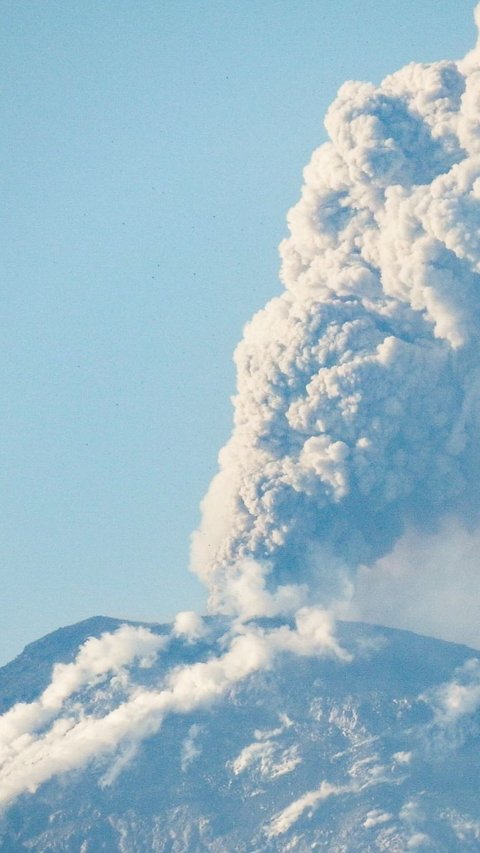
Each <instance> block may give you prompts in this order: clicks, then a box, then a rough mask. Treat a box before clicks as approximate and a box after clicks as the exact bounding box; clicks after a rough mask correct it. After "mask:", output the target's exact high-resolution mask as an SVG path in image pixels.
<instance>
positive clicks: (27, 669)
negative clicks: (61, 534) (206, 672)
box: [0, 617, 480, 853]
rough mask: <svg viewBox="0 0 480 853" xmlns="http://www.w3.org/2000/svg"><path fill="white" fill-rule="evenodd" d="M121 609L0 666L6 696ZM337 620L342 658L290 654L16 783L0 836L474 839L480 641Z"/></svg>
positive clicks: (441, 843) (478, 828)
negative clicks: (58, 767)
mask: <svg viewBox="0 0 480 853" xmlns="http://www.w3.org/2000/svg"><path fill="white" fill-rule="evenodd" d="M119 624H120V623H119V622H117V621H116V620H112V619H104V618H101V617H98V618H95V619H91V620H88V621H86V622H82V623H80V624H78V625H74V626H71V627H69V628H64V629H61V630H59V631H56V632H55V633H54V634H51V635H49V636H47V637H45V638H43V639H42V640H39V641H38V642H36V643H33V644H31V645H30V646H28V647H27V648H26V649H25V651H24V652H23V654H22V655H20V656H19V657H18V658H17V659H16V660H15V661H13V662H12V663H10V664H9V665H8V666H6V667H4V668H3V669H1V670H0V703H1V708H2V711H4V710H5V709H6V708H8V707H10V706H11V705H13V704H14V703H15V702H18V701H26V702H31V701H32V700H34V699H35V698H36V697H37V696H38V695H39V693H40V692H41V691H42V690H43V689H44V688H45V687H46V686H47V684H48V682H49V679H50V674H51V669H52V665H53V663H54V662H58V661H64V662H68V661H71V660H73V658H74V656H75V654H76V652H77V650H78V646H79V644H81V643H82V642H83V641H84V640H86V638H87V637H89V636H98V635H100V634H101V633H102V632H105V631H112V630H113V629H115V628H117V627H118V625H119ZM149 627H150V628H151V630H152V631H153V632H154V633H165V634H166V633H167V631H168V626H149ZM224 628H225V625H224V624H223V623H221V622H220V621H218V620H216V621H212V622H210V623H209V635H208V637H206V638H204V639H202V640H199V641H198V642H195V643H192V642H188V641H187V640H185V639H183V640H182V639H176V640H174V641H172V642H171V643H170V645H169V647H168V651H167V653H165V654H163V656H162V655H160V656H159V657H158V659H157V660H156V661H155V663H154V664H153V665H152V666H150V667H147V668H145V667H144V668H141V667H138V666H137V668H136V669H135V672H134V675H135V677H136V678H138V679H139V680H140V681H142V683H144V684H155V683H158V682H159V680H161V679H162V677H163V674H164V673H165V671H166V670H167V669H168V668H170V667H172V666H174V665H177V664H178V663H183V662H187V661H193V660H202V659H207V658H208V657H209V656H210V655H211V654H212V653H214V652H215V651H216V648H217V644H218V642H219V638H220V636H221V634H222V632H223V630H224ZM338 635H339V638H340V641H341V643H342V645H343V646H344V647H345V648H346V649H348V651H349V652H350V653H351V654H352V655H353V659H352V661H351V662H347V663H346V662H342V661H340V660H337V659H317V658H302V659H299V658H298V657H293V656H291V655H288V654H285V655H283V656H281V657H280V658H279V659H278V660H277V662H276V664H275V666H274V667H273V668H271V669H269V670H267V671H262V672H260V673H258V674H255V675H254V676H252V677H250V678H249V679H247V680H245V681H242V682H240V683H238V684H237V685H236V686H235V687H233V688H232V690H231V691H230V692H229V693H228V695H226V696H224V697H220V698H219V699H218V701H217V702H216V703H214V704H213V705H212V706H211V707H209V708H204V709H202V710H198V709H197V710H196V711H195V712H193V713H185V714H178V715H172V716H169V717H167V718H166V720H165V722H164V724H163V726H162V728H161V729H160V731H159V732H158V733H156V734H154V735H153V736H151V737H148V738H146V739H144V740H142V741H141V744H140V746H139V747H138V746H134V744H133V743H126V744H125V745H124V746H122V749H121V750H120V752H117V753H116V755H115V756H114V757H113V759H112V755H108V756H106V755H99V756H98V759H97V760H95V761H94V762H90V763H89V764H88V765H87V766H84V767H83V768H80V769H78V770H75V771H72V772H70V773H68V774H64V775H61V776H58V777H55V778H53V779H51V780H50V781H47V782H46V783H44V784H43V785H41V786H40V787H38V789H37V790H36V791H35V792H34V793H26V794H22V795H21V796H20V797H19V798H18V799H16V800H15V801H14V802H13V803H12V804H11V805H10V806H9V807H8V808H6V809H5V811H4V814H3V817H2V819H1V823H0V849H2V850H5V851H12V853H13V851H17V850H18V851H21V850H33V851H38V853H47V851H49V853H50V851H82V853H87V851H89V853H96V851H101V850H106V851H116V850H119V851H124V853H133V851H158V852H159V853H160V851H162V853H163V852H164V851H165V853H166V851H171V853H173V852H174V851H175V853H181V852H182V851H202V850H205V851H207V850H208V851H218V853H220V851H222V853H223V851H225V853H227V851H228V852H229V853H230V851H244V853H247V851H252V852H253V851H263V850H265V851H270V850H271V851H274V850H278V851H287V850H288V851H290V850H295V851H307V850H308V851H310V850H315V849H318V850H327V851H338V853H340V851H352V853H353V851H355V853H357V851H375V850H388V851H405V850H409V849H419V850H438V851H449V853H450V852H451V851H455V850H478V849H480V803H479V798H478V779H479V771H480V754H479V745H480V739H479V722H480V715H479V712H478V710H477V706H480V688H479V685H480V674H479V672H480V655H479V654H478V653H477V652H475V651H473V650H471V649H468V648H466V647H463V646H458V645H454V644H451V643H445V642H441V641H439V640H434V639H429V638H425V637H421V636H417V635H415V634H411V633H408V632H403V631H395V630H390V629H386V628H378V627H372V626H367V625H360V624H353V623H342V624H340V625H339V626H338ZM112 689H113V688H112V686H111V684H110V683H109V682H108V681H107V682H105V681H102V683H101V684H99V683H98V682H94V683H92V684H89V685H86V686H83V687H82V688H81V690H80V691H79V693H78V694H77V695H75V696H74V697H72V701H75V702H77V703H78V702H81V703H83V705H84V706H85V707H86V708H87V707H88V709H89V712H90V713H95V709H96V708H97V707H98V708H100V707H103V706H104V705H105V703H106V702H108V693H109V691H110V690H112ZM0 773H1V771H0Z"/></svg>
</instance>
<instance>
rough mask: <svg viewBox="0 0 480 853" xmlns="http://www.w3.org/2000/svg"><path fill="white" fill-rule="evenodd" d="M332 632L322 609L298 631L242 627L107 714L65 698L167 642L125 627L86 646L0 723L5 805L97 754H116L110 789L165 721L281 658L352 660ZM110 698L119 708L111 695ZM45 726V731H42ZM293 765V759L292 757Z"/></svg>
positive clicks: (130, 691) (131, 687)
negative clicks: (206, 655) (217, 651)
mask: <svg viewBox="0 0 480 853" xmlns="http://www.w3.org/2000/svg"><path fill="white" fill-rule="evenodd" d="M333 629H334V623H333V620H332V618H331V616H330V615H328V614H325V613H324V612H323V611H322V610H320V609H318V608H303V609H302V610H300V611H299V612H298V614H297V616H296V625H295V628H289V627H288V626H286V625H283V626H281V627H279V628H274V629H272V630H270V631H266V630H263V629H261V628H259V627H257V626H255V625H247V626H243V625H239V626H238V631H239V632H240V633H237V634H234V636H233V638H231V639H230V644H229V646H228V648H227V649H226V651H225V652H224V653H223V654H222V655H220V656H218V657H212V658H210V659H208V660H206V661H202V662H197V663H193V664H189V665H186V666H179V667H176V668H174V669H172V670H170V672H168V673H167V675H166V677H165V682H164V684H163V685H162V686H161V687H160V688H158V689H147V688H145V687H143V686H140V685H136V684H135V683H133V682H127V684H126V687H127V690H126V696H125V697H124V696H123V694H122V695H121V697H120V698H119V699H117V704H116V705H115V706H114V707H113V708H112V709H109V708H107V709H106V710H105V709H104V713H103V715H102V714H100V713H98V711H97V712H94V713H91V712H89V711H88V709H87V708H85V707H84V705H83V704H82V703H81V702H76V703H73V704H69V703H68V702H66V700H67V699H68V697H69V696H70V695H71V694H72V691H73V690H77V689H78V688H79V687H80V686H81V685H82V684H84V685H85V684H88V685H95V684H96V680H97V678H98V677H99V675H102V676H104V675H106V673H107V672H110V671H112V670H113V672H114V673H115V672H116V671H117V670H118V668H119V667H120V666H123V665H125V664H126V663H127V662H129V661H132V660H133V659H134V658H137V659H139V660H140V661H141V662H143V663H148V662H149V660H150V659H151V654H152V653H153V652H154V651H156V650H158V648H160V646H161V645H163V644H164V643H165V642H168V639H167V638H164V637H163V638H160V637H158V636H156V635H154V634H151V633H150V632H149V631H147V630H146V629H138V628H137V629H130V628H128V626H124V628H121V629H119V631H117V632H115V633H114V634H104V635H102V637H101V638H100V639H99V640H98V641H95V642H93V640H92V639H91V640H87V642H86V643H85V644H84V646H83V647H82V648H81V649H80V651H79V654H78V655H77V658H76V660H75V662H74V663H73V664H71V665H68V667H71V668H68V667H66V666H64V665H57V666H56V668H55V669H54V673H53V678H52V682H51V684H50V685H49V687H47V689H46V690H45V691H44V693H43V694H42V697H41V699H40V700H39V701H37V702H34V703H31V704H30V705H27V704H23V705H17V706H15V707H14V708H13V709H12V710H11V711H9V712H7V714H5V715H3V717H0V732H2V733H3V753H2V755H1V758H0V804H4V805H6V804H8V803H10V802H11V801H12V800H14V799H15V798H16V797H17V796H18V795H19V794H21V793H23V792H24V791H31V792H33V791H35V790H36V789H37V787H38V786H39V785H40V784H42V783H43V782H45V781H46V780H47V779H50V778H51V777H52V776H55V775H57V774H60V773H64V772H67V771H69V770H72V769H74V768H79V767H82V766H83V765H84V764H86V763H87V762H89V761H92V760H93V759H95V758H96V757H98V756H100V755H108V754H112V755H113V756H114V763H113V767H112V770H111V772H110V773H107V774H105V775H104V777H103V784H107V785H108V784H111V782H112V780H114V779H115V778H116V775H118V772H120V770H121V769H122V767H123V766H124V764H125V762H126V761H127V760H128V758H129V757H131V756H132V755H133V754H134V751H135V745H136V744H137V743H138V742H139V741H141V740H142V739H144V738H146V737H149V736H150V735H152V734H154V733H155V732H157V731H158V730H159V728H160V726H161V725H162V722H163V719H164V718H165V716H167V715H168V714H172V713H173V714H186V713H189V712H191V711H193V710H195V709H196V708H201V707H208V706H209V705H210V704H212V703H213V702H215V701H216V700H218V699H219V698H220V697H222V696H224V695H225V694H226V693H227V692H228V691H229V690H230V688H231V687H233V686H234V685H235V684H237V683H238V682H240V681H242V680H244V679H245V678H248V677H249V676H251V675H253V674H254V673H255V672H258V671H259V670H263V669H267V668H268V667H270V666H271V665H272V663H273V661H274V659H275V656H276V655H277V654H279V653H283V652H288V653H292V654H298V655H327V656H332V657H337V658H339V659H340V660H342V661H348V660H349V659H350V658H349V655H348V654H347V653H346V652H345V651H344V650H343V649H342V648H341V647H340V646H339V645H338V643H337V641H336V640H335V638H334V636H333V633H331V632H333ZM117 644H118V645H117ZM114 677H115V676H114ZM45 697H47V699H46V700H45ZM110 699H111V702H113V703H114V701H115V694H114V692H113V691H111V696H110ZM46 703H47V705H46ZM45 707H47V708H48V714H46V713H45ZM47 724H49V727H48V725H47ZM40 725H41V726H43V730H40V731H39V732H38V733H37V729H38V728H39V726H40ZM192 746H193V745H192V743H190V745H189V746H186V747H185V748H186V749H187V752H188V755H187V756H184V758H185V757H186V760H187V761H188V760H189V759H192V758H193V754H192ZM119 748H120V755H118V749H119ZM290 760H294V756H293V754H292V755H291V756H290ZM284 762H287V756H284ZM279 766H280V764H279ZM285 766H286V765H285Z"/></svg>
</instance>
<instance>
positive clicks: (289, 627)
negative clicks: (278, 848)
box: [0, 5, 480, 838]
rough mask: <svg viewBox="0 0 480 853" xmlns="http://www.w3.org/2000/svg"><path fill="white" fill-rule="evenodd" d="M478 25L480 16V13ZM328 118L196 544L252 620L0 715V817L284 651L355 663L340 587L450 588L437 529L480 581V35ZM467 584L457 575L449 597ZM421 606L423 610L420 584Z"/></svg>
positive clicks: (127, 658)
mask: <svg viewBox="0 0 480 853" xmlns="http://www.w3.org/2000/svg"><path fill="white" fill-rule="evenodd" d="M476 17H477V23H478V24H479V26H480V5H479V6H478V7H477V13H476ZM326 127H327V131H328V133H329V136H330V141H329V142H327V143H326V144H325V145H323V146H322V147H321V148H319V149H318V150H317V151H316V152H315V153H314V154H313V157H312V160H311V163H310V164H309V166H308V167H307V168H306V170H305V185H304V188H303V192H302V198H301V200H300V202H299V203H298V204H297V205H296V207H294V208H293V210H292V211H291V212H290V214H289V227H290V237H289V238H288V239H287V240H285V241H284V242H283V243H282V246H281V255H282V259H283V266H282V279H283V282H284V284H285V291H284V292H283V293H282V295H281V296H279V297H278V298H276V299H273V300H272V301H271V302H269V303H268V305H267V306H266V307H265V308H264V310H263V311H260V312H259V313H258V314H257V315H256V316H255V317H254V318H253V320H252V322H251V323H250V324H249V325H248V327H247V329H246V331H245V337H244V340H243V341H242V342H241V344H240V345H239V347H238V350H237V353H236V363H237V368H238V395H237V397H236V399H235V427H234V431H233V434H232V437H231V439H230V441H229V442H228V444H227V445H226V447H225V448H224V449H223V450H222V451H221V454H220V471H219V473H218V475H217V476H216V477H215V479H214V480H213V482H212V484H211V486H210V489H209V491H208V494H207V496H206V498H205V500H204V502H203V520H202V524H201V527H200V529H199V530H198V531H197V532H196V533H195V535H194V538H193V547H192V563H193V567H194V569H195V570H196V571H197V572H198V574H199V575H200V576H201V577H202V578H203V579H204V580H205V581H206V583H207V585H208V586H209V589H210V593H211V605H212V608H213V609H219V610H226V611H227V612H230V613H232V614H234V616H235V618H234V619H233V620H231V621H230V623H229V624H228V625H227V629H226V633H225V635H224V636H223V637H222V638H221V641H219V642H218V643H217V646H216V648H217V654H215V653H214V648H215V645H212V646H209V645H208V643H205V647H206V649H207V651H206V652H205V654H206V658H205V659H202V660H198V661H196V662H194V663H191V664H187V665H184V666H178V667H176V666H172V665H171V662H170V668H169V664H168V656H167V655H165V658H166V664H165V672H164V674H163V675H162V677H161V680H160V681H159V682H158V683H154V684H153V685H149V686H145V684H144V683H143V682H142V680H141V679H140V680H138V678H136V677H135V672H136V668H137V667H138V666H140V667H148V666H149V664H151V662H152V659H153V657H154V656H155V655H157V654H158V653H160V652H163V651H164V650H165V649H166V648H167V646H168V645H169V644H170V643H183V644H188V645H190V644H194V643H196V642H202V641H203V642H205V639H208V628H207V626H206V624H205V623H204V621H203V620H202V619H201V618H200V617H198V616H197V615H196V614H195V613H191V612H182V613H180V614H178V616H177V618H176V620H175V622H174V624H173V626H172V629H171V633H170V635H169V636H167V637H166V636H162V637H159V636H158V635H156V634H154V633H152V632H150V631H148V630H147V629H144V628H132V627H127V626H125V627H123V628H120V629H119V630H118V631H117V632H115V633H113V634H105V635H103V636H102V637H101V638H100V639H97V640H89V641H87V643H86V644H85V645H84V646H83V647H82V648H81V649H80V650H79V652H78V655H77V657H76V658H75V660H74V661H73V662H72V663H70V664H58V665H57V666H56V667H55V668H54V670H53V673H52V679H51V683H50V684H49V686H48V687H47V688H46V689H45V690H44V692H43V693H42V694H41V696H40V697H39V698H38V699H37V700H35V701H33V702H29V703H19V704H17V705H15V706H14V707H13V708H11V709H10V710H9V711H7V713H6V714H4V715H3V716H1V717H0V809H1V808H3V807H4V806H6V805H8V804H10V803H11V802H12V801H13V800H14V799H15V798H16V797H18V796H19V795H20V794H21V793H23V792H25V791H34V790H35V789H36V788H37V787H38V785H40V784H42V783H43V782H45V781H46V780H48V779H50V778H51V777H52V776H54V775H56V774H59V773H63V772H66V771H68V770H71V769H73V768H78V767H81V766H83V765H84V764H85V763H86V762H88V761H92V760H94V759H95V757H96V756H99V755H113V764H111V766H110V767H109V769H108V770H107V773H106V774H105V776H104V778H103V780H102V784H104V785H109V784H112V782H113V781H114V779H115V778H116V775H117V774H118V773H119V772H121V769H122V768H123V766H124V765H125V764H126V763H127V762H128V761H129V760H130V758H131V757H132V755H133V754H134V752H135V749H136V746H137V744H138V742H139V740H141V739H142V738H146V737H149V736H150V735H152V734H153V733H154V732H156V731H158V729H159V728H160V727H161V725H162V722H163V720H164V718H165V717H166V716H167V715H169V714H188V713H190V712H192V711H194V710H195V709H197V708H202V707H206V706H208V705H209V704H211V703H212V702H214V701H216V700H217V699H218V698H219V697H221V696H225V695H228V693H229V691H230V690H231V689H232V688H233V687H234V686H235V685H236V684H237V683H238V682H239V681H241V680H243V679H246V678H248V677H250V676H252V675H253V674H254V673H255V672H258V671H259V670H264V669H266V668H268V667H270V666H272V665H273V663H274V661H275V659H276V657H277V656H278V655H280V654H285V653H289V654H295V655H299V656H304V655H329V656H333V657H335V658H337V659H339V660H342V661H344V662H345V663H348V661H349V660H350V655H349V653H348V651H345V650H344V649H343V648H342V647H341V646H340V645H339V644H338V642H337V640H336V638H335V634H334V619H333V612H334V608H330V609H326V605H330V604H332V603H334V604H335V608H336V609H337V612H338V610H339V606H340V605H339V599H343V607H344V612H347V613H348V612H350V613H353V615H357V616H358V615H360V616H361V615H362V595H363V612H365V606H366V605H365V601H366V602H367V604H368V602H369V601H371V599H372V597H373V596H372V590H375V589H377V591H378V589H382V584H383V589H384V590H386V594H385V595H384V596H383V600H384V601H389V600H393V599H394V600H395V601H396V602H398V600H399V597H400V598H401V596H398V589H397V587H396V586H395V583H396V579H397V578H398V571H397V566H398V561H399V560H400V563H401V566H402V569H401V571H403V572H405V573H406V577H407V580H408V583H409V584H410V585H411V584H412V577H413V576H414V575H415V572H418V573H420V572H421V571H422V567H423V566H428V573H426V574H425V575H424V576H425V577H426V578H427V585H428V586H429V587H432V585H433V584H434V583H435V581H434V577H435V554H439V555H440V556H442V555H444V552H445V549H442V548H439V546H438V536H440V537H441V536H442V535H443V536H446V537H450V538H451V539H453V540H454V541H456V542H457V541H458V542H460V543H461V550H462V553H466V554H468V555H469V564H468V569H465V572H464V575H463V577H465V578H466V579H467V580H468V579H470V578H471V577H472V574H473V569H472V564H473V561H472V559H470V554H472V553H474V552H476V543H477V542H478V541H480V539H479V536H480V532H479V530H478V527H479V525H478V522H479V520H480V519H479V517H478V509H479V507H480V500H479V498H480V494H479V489H480V485H479V484H480V438H479V436H480V431H479V427H480V359H479V331H480V43H479V45H478V46H477V48H476V49H475V50H474V51H472V53H471V54H469V56H467V57H466V58H465V59H464V60H462V61H461V62H459V63H455V62H438V63H434V64H431V65H415V64H412V65H409V66H407V67H406V68H404V69H403V70H402V71H400V72H398V73H397V74H394V75H392V76H391V77H388V78H387V79H386V80H385V81H384V82H383V83H382V85H381V86H380V87H379V88H375V87H374V86H371V85H369V84H367V83H347V84H345V86H343V87H342V89H341V90H340V92H339V94H338V97H337V99H336V100H335V102H334V104H333V105H332V107H331V108H330V110H329V112H328V115H327V119H326ZM405 531H406V533H405V537H404V538H403V539H402V538H401V537H402V534H403V533H404V532H405ZM436 531H437V533H436ZM438 531H439V532H438ZM452 531H453V532H452ZM458 531H460V533H459V532H458ZM426 534H428V535H426ZM435 535H437V539H436V540H435V541H436V549H437V550H436V552H435V554H434V555H433V557H432V554H430V555H429V557H428V559H423V560H422V561H421V562H422V563H423V566H422V565H417V563H416V561H415V559H414V558H413V557H412V554H413V553H417V554H418V553H419V548H418V544H417V543H418V541H419V537H420V540H421V541H422V542H426V541H427V540H428V541H429V537H430V539H431V538H432V537H435ZM455 537H457V539H455ZM412 543H413V545H412ZM352 578H353V579H355V578H357V581H358V583H357V591H356V593H352V592H351V590H352ZM450 588H451V587H450V574H449V576H448V577H445V576H444V577H443V580H442V590H443V593H442V596H443V598H444V599H445V601H446V602H447V603H446V605H445V606H446V607H447V608H448V602H449V601H450V600H451V594H450ZM346 589H349V590H350V596H349V600H348V601H346V599H345V590H346ZM419 589H421V590H424V589H425V583H424V584H420V586H419ZM387 593H388V594H387ZM403 600H404V604H403V609H404V617H405V618H406V619H408V617H409V613H410V615H411V614H412V613H414V611H415V605H416V602H415V596H413V599H412V596H405V595H404V597H403ZM319 602H320V605H319ZM307 605H308V606H307ZM392 607H393V609H394V608H395V604H393V605H392ZM349 608H350V610H349ZM345 609H346V610H345ZM373 609H374V610H375V608H373ZM286 612H293V613H294V619H293V620H291V621H288V622H286V623H285V624H282V623H281V622H280V623H278V622H275V623H274V624H273V625H272V624H270V623H268V624H269V627H268V625H267V627H265V624H264V623H263V622H262V620H260V623H258V622H257V623H255V622H251V621H249V620H251V619H252V618H253V617H255V616H258V615H262V616H274V615H276V614H279V613H286ZM367 615H368V614H367ZM370 615H371V614H370ZM375 615H376V616H377V617H378V616H379V615H381V614H378V612H376V613H375ZM220 621H221V620H220ZM434 624H435V623H434ZM409 627H415V626H414V625H409ZM479 642H480V636H479ZM172 660H175V658H174V657H173V659H172ZM472 667H473V665H472V666H470V668H467V669H468V671H467V670H466V671H465V672H461V673H458V678H457V677H456V680H455V681H454V682H452V683H449V684H447V685H443V686H442V688H441V689H440V690H439V691H438V692H437V693H436V694H435V695H433V694H432V695H431V696H429V697H427V698H428V701H430V703H431V704H432V705H433V706H434V707H435V709H437V710H436V713H437V716H438V717H439V719H442V720H444V721H446V722H447V723H448V724H450V723H451V722H452V720H454V719H456V717H457V716H459V715H461V714H462V713H464V712H466V711H468V710H469V709H471V708H473V707H477V706H478V703H479V702H480V688H479V684H480V678H479V674H478V672H477V670H476V669H475V668H474V667H473V668H472ZM197 733H198V732H197V729H196V728H195V726H193V727H191V729H190V732H189V736H188V738H187V740H186V741H185V742H184V744H183V747H182V766H183V767H184V768H185V767H187V766H188V764H189V762H191V761H193V760H195V757H196V755H197V754H198V747H197V746H196V744H195V737H196V734H197ZM398 755H408V754H407V753H398ZM240 758H241V760H240ZM399 760H400V759H399ZM405 760H406V759H405ZM253 761H259V762H261V763H262V766H263V767H264V768H265V771H266V772H269V773H277V774H278V773H281V772H283V770H284V768H285V767H286V766H289V763H290V764H291V762H294V763H295V761H296V756H295V754H294V753H291V752H290V753H286V754H283V755H282V756H281V757H280V758H279V757H278V756H276V754H275V751H274V747H273V746H272V744H271V742H270V741H269V740H268V733H267V739H266V740H264V741H263V742H262V744H260V745H258V744H257V745H256V747H255V749H254V750H252V749H249V750H247V751H244V752H243V753H242V754H241V757H239V762H240V763H239V764H238V765H237V770H238V772H241V769H242V767H243V766H244V765H245V762H247V763H248V762H253ZM237 770H235V772H237ZM349 790H350V789H349ZM342 792H343V789H342V788H339V787H335V786H332V785H329V784H328V783H324V784H322V786H321V787H320V788H319V789H318V790H312V791H309V792H308V793H307V794H305V795H304V796H303V797H301V798H300V799H299V800H297V801H295V803H293V804H292V805H291V806H290V807H289V808H288V809H286V810H284V811H283V812H281V813H279V814H278V815H277V816H276V817H275V818H274V820H273V822H272V823H271V825H270V826H269V829H268V834H269V836H270V837H271V838H274V837H276V836H277V835H281V834H282V833H283V832H284V831H286V829H287V828H288V827H289V826H290V825H292V823H293V822H295V821H296V819H297V817H298V816H300V815H301V814H302V813H303V812H304V811H305V810H307V809H308V810H312V809H314V808H316V807H317V805H318V804H319V803H320V802H322V801H323V800H324V799H325V798H327V797H331V796H336V795H337V794H341V793H342ZM371 815H373V817H371V820H372V821H377V820H380V819H381V817H380V818H379V817H378V815H377V814H376V812H375V811H374V812H372V813H371Z"/></svg>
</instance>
